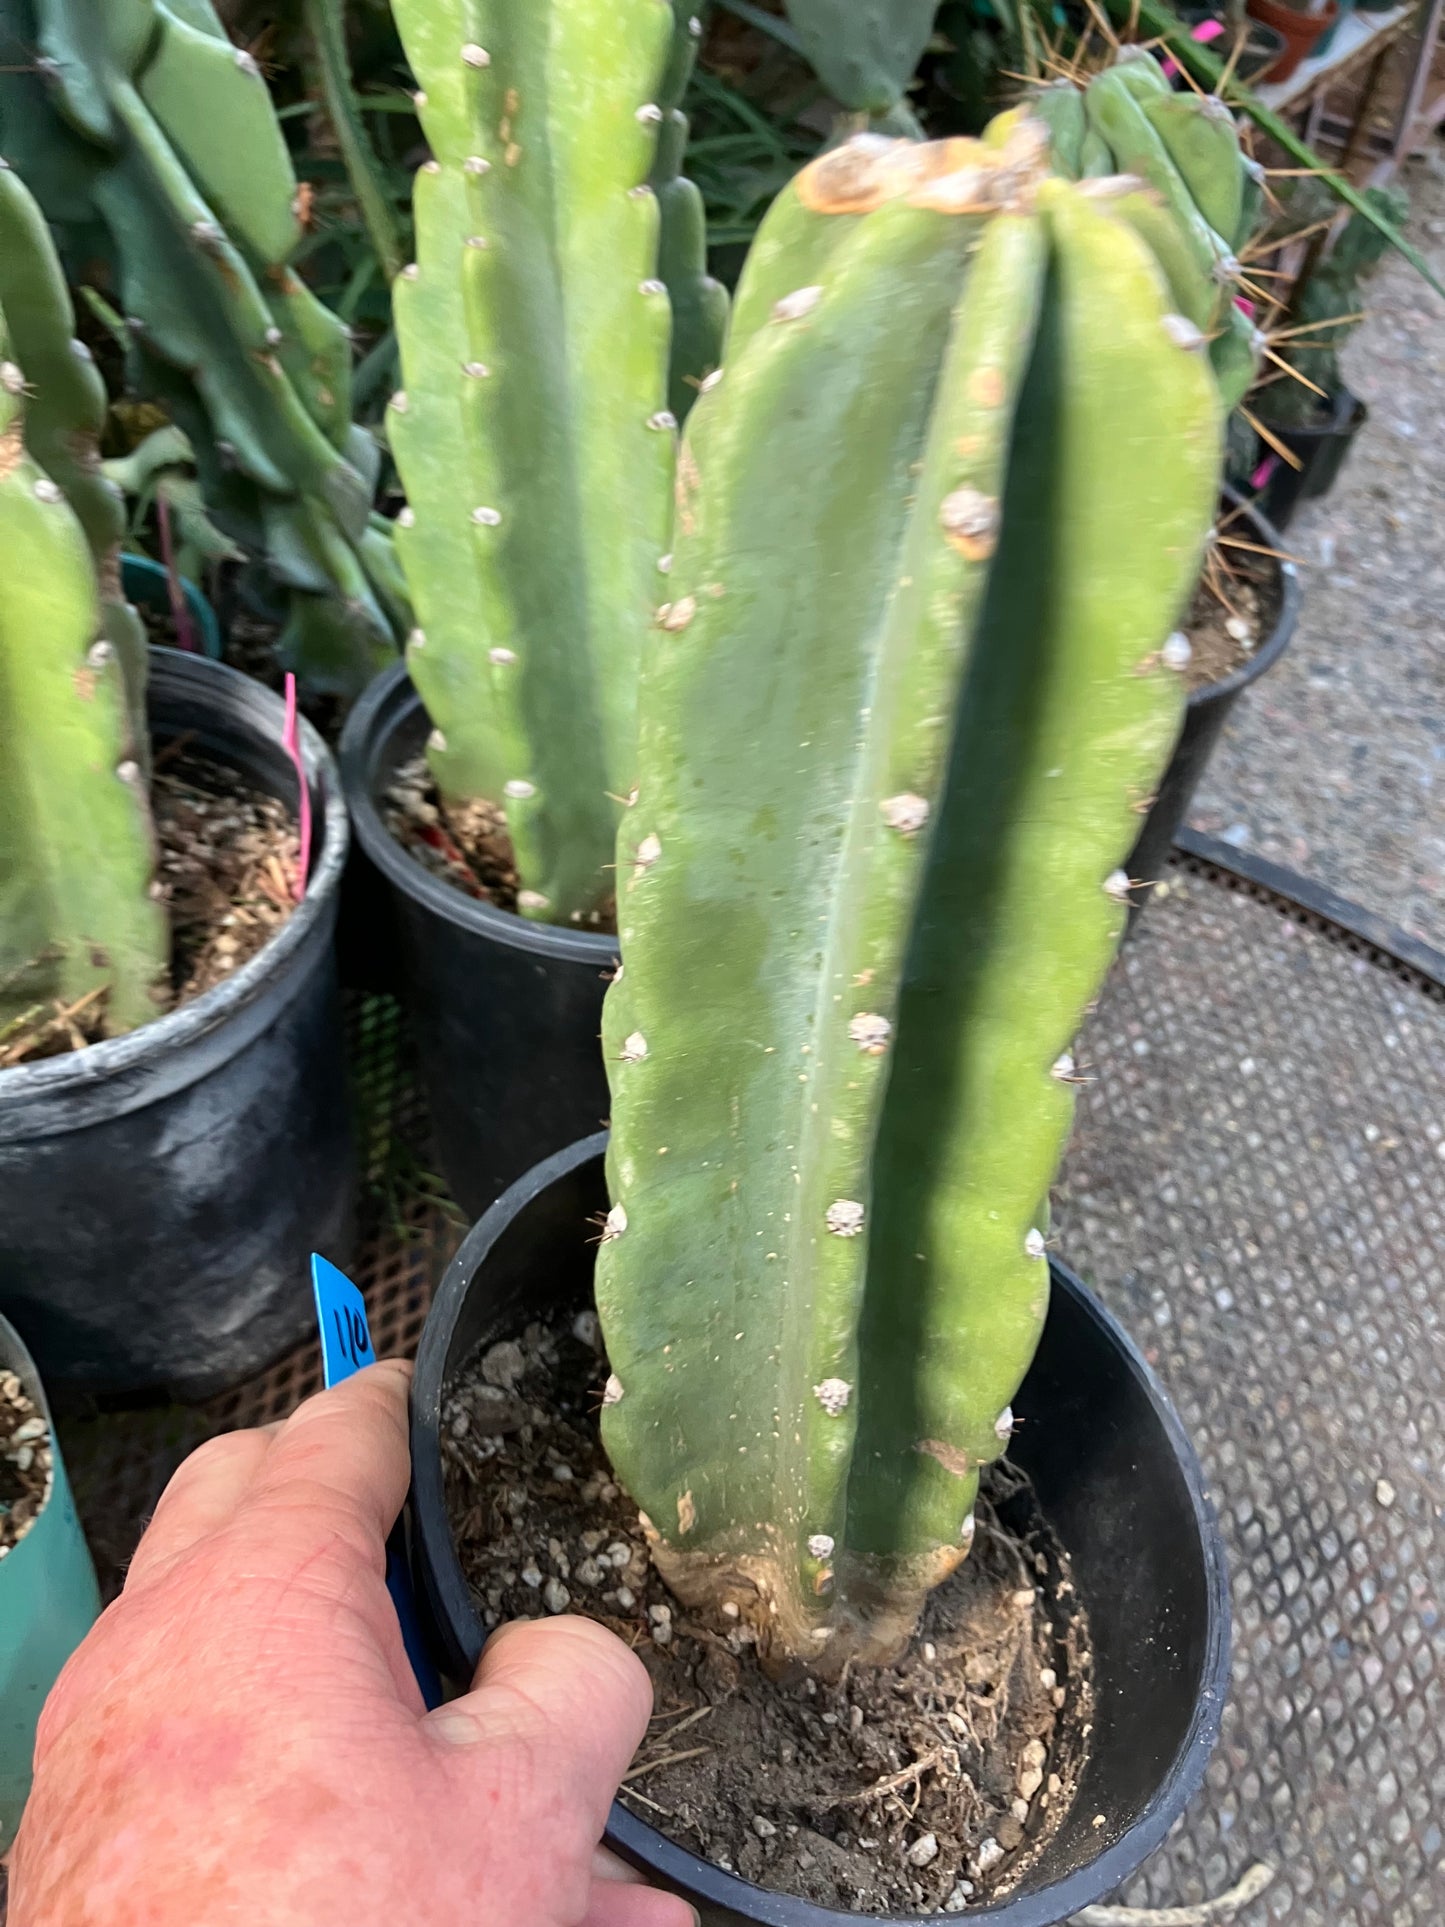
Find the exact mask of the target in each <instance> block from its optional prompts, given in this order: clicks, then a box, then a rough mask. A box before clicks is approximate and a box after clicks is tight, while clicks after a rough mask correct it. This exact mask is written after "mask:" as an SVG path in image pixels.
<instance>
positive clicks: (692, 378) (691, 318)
mask: <svg viewBox="0 0 1445 1927" xmlns="http://www.w3.org/2000/svg"><path fill="white" fill-rule="evenodd" d="M672 7H673V35H672V55H671V58H670V59H669V61H668V63H667V72H666V74H665V75H664V77H663V81H662V85H661V87H660V88H659V89H658V100H657V104H658V106H659V107H660V108H661V109H662V121H661V123H660V125H659V127H658V130H657V152H656V155H655V156H654V158H653V163H652V172H651V174H649V176H648V184H649V186H650V187H651V188H652V191H653V193H654V194H655V195H656V196H657V216H658V240H657V273H658V278H659V280H661V281H662V282H663V283H664V285H665V286H666V288H667V295H668V300H669V302H670V303H671V306H672V347H671V354H670V360H669V369H668V383H667V405H668V407H669V408H670V409H671V410H672V413H673V414H674V415H675V416H676V417H677V419H678V421H679V422H682V421H685V420H686V419H687V414H688V410H689V409H690V408H691V407H692V404H693V402H694V401H695V400H696V399H697V393H698V389H699V388H700V387H701V385H702V383H703V382H704V381H705V380H706V379H707V377H708V376H709V375H710V374H711V373H712V371H713V369H714V368H716V367H717V365H718V363H719V362H720V361H721V360H722V351H723V338H724V336H725V335H726V333H727V325H728V297H727V289H726V288H724V287H723V286H722V284H721V283H720V282H718V281H714V280H713V278H712V276H711V275H710V274H709V273H708V271H707V214H706V211H705V209H704V207H703V202H702V196H701V194H699V193H698V191H697V189H696V188H695V187H694V186H693V184H692V182H691V181H690V180H688V179H687V177H686V176H685V175H684V174H683V172H682V160H683V155H684V153H685V152H686V150H687V136H688V122H687V115H686V114H685V113H684V112H683V111H682V101H683V95H684V94H685V93H686V91H687V83H688V77H689V75H690V74H691V73H692V68H693V62H694V61H695V60H696V58H697V46H698V42H699V40H700V39H701V38H702V23H701V21H700V20H699V19H698V16H697V14H696V13H695V12H694V11H693V0H672Z"/></svg>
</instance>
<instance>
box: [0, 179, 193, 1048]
mask: <svg viewBox="0 0 1445 1927" xmlns="http://www.w3.org/2000/svg"><path fill="white" fill-rule="evenodd" d="M104 416H105V393H104V390H103V388H102V386H101V383H100V378H99V376H98V375H97V374H96V372H95V369H94V366H93V365H92V363H91V360H90V357H89V353H88V351H87V350H85V349H84V348H83V346H82V344H81V343H80V342H79V341H77V340H76V339H75V316H74V314H73V313H72V311H71V307H70V300H69V296H68V295H67V293H66V288H65V281H64V277H63V276H62V274H61V272H60V264H59V262H58V261H57V260H56V257H55V252H54V249H53V247H52V245H51V242H50V236H49V233H48V231H47V229H46V226H45V223H44V220H43V219H42V217H41V214H40V211H39V209H38V208H37V207H36V205H35V202H34V201H33V199H32V198H31V197H30V195H29V194H28V193H27V192H26V190H25V188H24V186H23V184H22V183H21V181H20V179H19V177H18V176H17V175H16V174H15V172H14V171H13V170H12V169H11V168H9V167H8V166H6V165H5V164H4V163H3V162H0V554H3V555H4V558H5V562H4V567H3V570H0V714H3V716H4V728H3V731H0V1050H3V1047H4V1045H5V1044H6V1043H7V1042H10V1041H12V1040H13V1038H14V1036H15V1034H16V1033H17V1031H21V1030H23V1029H25V1028H26V1027H27V1025H28V1023H29V1022H30V1020H32V1019H33V1018H34V1017H36V1016H37V1015H38V1014H41V1013H47V1012H48V1011H49V1010H51V1009H52V1008H53V1007H54V1006H55V1005H56V1004H59V1005H62V1006H66V1007H69V1006H73V1005H75V1004H77V1003H81V1002H84V1004H85V1005H86V1007H87V1011H88V1012H89V1006H90V1005H91V1004H92V1003H94V1002H95V1001H96V1000H98V999H102V998H103V1000H104V1011H103V1017H104V1023H105V1026H106V1028H107V1029H108V1030H109V1031H112V1032H115V1031H122V1030H128V1029H130V1028H131V1026H132V1025H135V1024H139V1023H143V1022H144V1021H145V1019H146V1018H147V1017H151V1016H154V1015H155V1004H154V1002H153V1001H152V996H151V993H152V990H153V988H154V987H155V986H156V985H157V983H158V982H159V981H160V978H161V976H162V972H163V968H164V962H165V944H166V933H165V925H164V919H163V918H162V916H161V913H160V911H159V909H158V908H157V906H156V904H155V903H153V902H152V901H151V898H150V896H149V893H148V885H149V882H150V877H151V840H150V831H149V823H148V819H147V810H146V800H145V783H144V775H143V771H142V768H141V763H140V760H139V757H138V754H137V747H136V742H135V740H133V738H132V736H131V728H132V721H131V714H130V712H129V710H128V704H127V685H126V672H127V670H128V671H129V672H130V678H131V703H132V705H133V707H134V710H135V711H137V712H139V713H140V714H142V716H143V710H142V709H141V699H142V693H143V675H144V649H143V644H142V640H141V636H140V625H139V623H138V621H137V619H136V616H135V612H134V610H132V609H130V608H129V607H128V605H127V604H126V603H125V601H124V599H123V597H122V596H121V593H120V579H119V557H118V545H119V538H120V532H121V527H122V516H121V505H120V502H119V500H118V499H117V497H116V495H115V493H114V491H113V490H112V489H110V488H109V487H108V485H107V484H106V483H105V482H104V480H103V479H102V477H101V475H100V471H99V458H98V436H99V431H100V427H101V423H102V422H103V420H104ZM142 740H143V739H142ZM90 1014H93V1013H90Z"/></svg>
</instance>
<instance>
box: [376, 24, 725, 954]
mask: <svg viewBox="0 0 1445 1927" xmlns="http://www.w3.org/2000/svg"><path fill="white" fill-rule="evenodd" d="M396 19H397V25H398V27H399V29H400V31H401V35H402V40H403V42H404V44H405V47H406V52H407V57H408V59H409V60H410V62H411V66H412V69H413V72H414V73H415V75H416V77H417V80H418V82H419V83H420V86H421V89H422V91H421V94H420V95H419V97H418V107H419V111H420V113H421V118H422V125H423V127H424V129H425V132H426V135H427V139H428V142H429V144H430V147H431V153H432V158H431V159H430V160H429V161H428V162H427V163H426V164H425V165H424V166H423V167H422V168H421V170H420V171H419V173H418V175H417V178H416V185H415V191H414V197H413V207H414V213H415V219H416V234H417V243H416V248H417V259H416V262H415V264H414V266H412V267H409V268H407V269H405V270H404V271H403V273H402V275H401V277H400V278H399V280H398V281H397V283H396V286H395V289H394V295H393V300H394V307H395V315H396V328H397V335H398V339H399V342H400V346H401V361H402V384H403V385H402V390H401V392H400V393H399V394H398V395H397V397H396V398H395V400H394V401H393V403H392V406H391V408H390V410H389V411H388V416H387V427H388V434H389V437H390V442H391V447H392V452H393V454H394V456H395V458H396V463H397V467H398V469H399V471H400V473H401V477H402V481H403V483H404V485H405V488H406V494H407V507H406V509H405V510H404V511H403V513H402V515H401V517H400V520H399V523H398V527H397V549H398V553H399V555H400V557H401V561H402V564H403V566H404V568H405V571H406V577H407V581H408V584H409V586H410V589H411V594H412V598H413V601H414V603H415V607H416V619H417V625H418V626H417V629H416V631H415V632H414V633H413V635H412V637H411V640H410V642H409V644H408V647H407V661H408V664H409V666H410V668H411V673H412V677H413V680H414V681H415V683H416V686H417V688H418V690H419V691H420V692H421V695H422V697H423V699H424V701H425V703H426V706H427V710H428V712H429V714H430V716H431V718H432V721H433V723H434V724H435V725H436V727H435V730H434V733H433V735H432V738H431V742H430V745H429V760H430V762H431V767H432V770H433V773H434V775H435V777H436V780H437V782H438V784H439V786H440V787H441V789H442V792H443V794H444V795H445V796H447V797H448V798H450V799H453V800H458V799H468V798H485V799H488V800H489V801H491V802H492V803H494V804H498V805H501V806H503V807H504V808H505V811H506V818H507V826H508V829H509V831H510V834H511V839H512V844H513V847H514V850H515V854H516V861H517V868H518V872H519V875H520V878H521V884H522V889H521V893H520V897H519V907H520V908H521V910H522V912H523V914H524V915H527V916H532V917H537V918H541V919H543V920H545V921H549V922H555V923H566V922H569V921H570V922H587V921H592V920H594V919H595V918H596V916H597V914H598V912H599V909H600V907H601V905H602V904H603V902H604V901H605V899H606V898H608V897H609V896H610V895H611V893H612V887H613V877H612V871H611V861H612V846H613V842H614V838H615V834H616V822H617V815H618V811H619V807H620V798H621V797H622V796H624V795H625V794H626V792H627V791H628V790H629V789H630V787H631V785H632V781H633V776H634V768H633V765H634V757H635V727H636V725H635V710H636V680H637V663H638V658H639V655H640V652H641V644H642V639H643V637H644V635H645V634H646V631H647V627H648V624H649V622H650V620H651V616H652V610H653V606H654V604H655V602H656V600H657V588H658V584H659V582H660V581H661V576H660V575H659V569H660V568H662V567H665V563H664V562H663V560H662V558H663V555H664V551H665V549H666V547H667V538H668V525H669V498H670V491H671V486H672V476H673V465H674V461H675V456H676V435H675V429H676V422H675V418H674V415H673V413H672V412H671V411H670V410H669V408H668V406H667V391H668V353H669V339H670V333H671V325H670V313H669V303H668V295H667V289H666V287H665V286H664V284H663V282H662V281H661V280H660V279H658V278H657V277H658V228H659V208H658V196H657V194H656V193H654V191H653V190H652V188H650V187H649V186H648V180H649V174H650V173H654V177H655V174H656V172H661V173H662V174H664V175H665V176H666V180H667V182H668V185H667V186H666V188H665V189H664V193H665V195H666V197H667V200H668V204H669V206H670V207H672V208H673V210H674V215H676V217H677V227H678V228H679V229H681V228H683V227H685V226H686V225H687V223H688V221H689V220H691V218H692V214H691V212H690V211H689V208H688V206H687V205H686V204H685V202H684V201H681V200H679V199H678V194H677V186H678V184H677V183H676V181H675V179H674V168H673V167H672V166H671V165H664V163H663V162H661V161H660V160H659V157H658V154H657V143H658V132H659V129H660V128H669V131H670V132H671V131H674V130H675V123H674V124H672V127H669V123H668V122H667V120H666V110H665V109H664V107H663V106H662V105H661V104H660V102H661V99H662V88H663V84H664V81H665V78H666V76H667V74H668V71H669V67H670V66H671V68H672V71H673V73H674V75H675V74H676V71H677V62H676V59H675V57H674V28H675V24H676V23H675V16H674V11H673V7H672V5H671V4H670V0H567V4H560V3H559V0H551V3H550V4H541V3H540V0H397V4H396ZM674 92H676V88H674ZM673 144H674V145H675V142H674V143H673ZM674 158H675V157H674ZM679 210H680V213H679V212H678V211H679ZM685 252H686V250H685V249H684V248H681V247H679V248H678V249H676V250H675V259H680V258H681V256H682V255H683V254H684V253H685ZM694 291H696V290H694ZM707 304H713V305H715V303H714V298H713V297H712V296H711V295H708V296H707V297H706V303H705V305H707Z"/></svg>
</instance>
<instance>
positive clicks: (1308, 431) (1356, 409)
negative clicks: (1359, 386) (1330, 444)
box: [1260, 381, 1370, 441]
mask: <svg viewBox="0 0 1445 1927" xmlns="http://www.w3.org/2000/svg"><path fill="white" fill-rule="evenodd" d="M1369 413H1370V404H1369V403H1368V402H1367V401H1364V400H1362V399H1361V398H1360V396H1359V395H1357V394H1356V393H1355V391H1354V389H1353V388H1351V387H1350V385H1349V383H1348V382H1344V381H1342V382H1341V383H1340V385H1339V387H1338V388H1335V389H1332V390H1331V391H1330V418H1329V420H1328V421H1327V422H1303V423H1300V424H1298V425H1296V424H1295V423H1292V422H1280V421H1275V420H1273V419H1272V418H1271V417H1270V416H1269V415H1266V414H1261V415H1260V420H1261V421H1262V422H1264V423H1265V425H1266V426H1267V427H1268V428H1271V429H1273V431H1274V432H1275V434H1276V435H1283V436H1291V435H1292V436H1295V437H1297V438H1298V439H1299V440H1300V441H1324V440H1326V439H1328V438H1329V437H1331V436H1335V435H1355V434H1358V433H1359V431H1360V429H1361V428H1363V426H1364V424H1365V422H1366V420H1367V419H1368V417H1369Z"/></svg>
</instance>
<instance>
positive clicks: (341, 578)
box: [0, 0, 404, 689]
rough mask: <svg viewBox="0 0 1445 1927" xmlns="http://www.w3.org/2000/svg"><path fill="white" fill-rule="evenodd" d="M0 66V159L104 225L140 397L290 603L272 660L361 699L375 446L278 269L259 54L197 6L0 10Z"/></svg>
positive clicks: (289, 219) (319, 330)
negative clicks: (180, 439) (153, 397)
mask: <svg viewBox="0 0 1445 1927" xmlns="http://www.w3.org/2000/svg"><path fill="white" fill-rule="evenodd" d="M37 50H38V53H39V59H38V61H37V59H36V51H37ZM0 64H3V65H4V66H5V67H6V68H7V69H8V70H9V71H8V72H7V74H6V76H5V78H4V79H3V81H0V141H3V145H4V147H5V151H6V153H7V154H8V155H9V157H10V158H11V159H12V160H13V161H14V162H15V164H16V165H17V167H18V168H19V169H20V171H21V172H22V173H23V174H24V175H25V176H26V178H27V180H28V182H29V184H30V185H31V187H32V189H33V190H34V191H35V193H36V194H37V196H38V197H39V199H40V201H41V203H42V205H43V206H44V207H45V209H46V212H47V214H48V215H49V217H50V219H51V220H52V221H53V222H55V223H57V224H61V225H64V224H65V223H67V222H68V221H71V220H74V219H82V218H83V219H87V220H94V219H95V218H97V217H98V218H99V220H100V221H101V223H102V224H103V226H104V229H105V233H106V237H107V240H108V243H109V245H110V246H111V247H112V248H113V251H114V254H115V257H116V262H117V267H118V271H119V280H120V289H121V295H122V298H123V301H124V305H125V311H126V315H127V317H128V320H129V324H130V328H131V334H132V342H133V349H134V355H135V359H136V364H137V367H138V370H139V372H140V374H141V376H142V380H143V383H144V385H145V386H147V387H148V388H150V389H151V390H152V391H153V392H155V393H156V394H158V395H159V397H160V398H161V399H162V400H163V401H164V402H165V404H166V405H167V407H168V408H169V409H170V411H171V413H172V414H173V416H174V418H175V419H176V421H177V422H178V424H179V425H180V426H181V427H182V428H183V429H184V430H185V432H186V433H187V435H188V436H189V438H190V441H191V443H192V445H193V447H194V449H195V451H196V457H197V461H198V463H199V465H200V468H201V472H202V476H203V479H204V481H205V484H206V491H207V495H208V497H209V498H210V500H211V502H212V504H213V506H214V508H215V511H216V513H217V515H218V518H219V519H220V520H222V521H223V522H224V523H225V524H226V525H227V526H228V528H229V530H230V532H231V533H233V534H235V535H236V536H237V537H238V538H239V539H240V540H242V541H243V542H244V543H245V544H246V545H247V546H248V547H250V548H252V549H256V550H261V551H264V552H265V553H266V555H267V556H268V558H269V560H270V562H271V564H272V567H273V569H274V572H275V573H276V575H277V576H278V577H279V578H280V580H281V581H282V582H284V583H285V584H286V585H287V586H288V587H289V588H290V589H291V591H292V595H291V604H290V620H289V623H288V626H287V630H286V633H285V636H284V637H283V652H284V653H285V654H286V655H287V656H288V658H289V659H290V660H292V661H294V662H295V664H296V666H297V667H298V668H301V669H302V670H303V671H304V672H306V673H307V674H308V675H309V676H310V677H311V679H312V680H313V681H314V682H316V683H318V684H320V685H322V686H329V687H333V688H340V689H355V688H357V687H359V686H360V684H361V683H363V682H364V681H365V680H366V678H367V676H368V675H369V674H371V673H372V672H373V671H374V670H375V669H377V668H379V667H380V666H382V665H383V664H384V663H385V662H386V661H387V660H388V659H389V657H390V655H391V653H392V650H393V648H394V633H393V632H394V627H399V626H400V625H401V622H402V618H403V614H404V612H403V611H401V610H399V609H397V608H395V607H393V606H390V605H389V603H388V601H387V597H386V593H385V587H384V576H385V570H384V566H383V567H381V568H372V567H370V566H369V561H370V553H369V547H368V544H369V543H370V546H371V547H372V548H374V546H375V537H376V535H377V531H375V529H374V528H373V525H372V522H371V519H370V496H371V486H372V482H373V480H374V477H375V469H376V461H377V457H376V451H375V449H374V448H373V447H372V445H371V443H370V438H369V437H367V436H366V435H365V434H364V433H362V432H361V431H360V430H356V429H353V427H352V423H351V419H350V346H349V343H348V340H347V336H346V331H345V329H344V328H343V327H342V325H341V323H340V321H338V320H337V318H336V317H335V316H334V315H332V314H331V313H329V312H328V310H326V309H325V308H324V307H323V306H322V305H321V304H320V302H318V301H317V300H316V298H315V296H314V295H312V294H311V292H310V291H309V289H307V287H306V286H305V284H304V283H303V282H302V281H301V280H300V278H299V276H297V275H296V274H295V272H294V271H293V270H292V269H291V267H290V266H289V265H288V264H289V262H290V259H291V256H292V255H293V253H294V252H295V250H296V248H297V246H298V245H299V243H300V240H301V237H302V228H301V223H300V219H299V216H298V214H297V212H296V200H297V188H296V179H295V174H294V171H293V169H292V166H291V161H290V157H289V155H288V153H287V150H286V144H285V141H284V139H283V137H282V133H281V129H280V125H279V123H278V122H277V119H276V116H275V112H274V110H273V108H272V105H271V101H270V97H269V95H268V93H267V91H266V85H265V81H264V80H263V78H262V76H261V73H260V70H259V68H258V67H257V65H256V63H255V61H254V60H253V59H252V58H251V56H250V55H249V54H247V53H244V52H243V51H242V50H241V49H239V48H236V47H234V46H232V44H231V42H230V40H229V39H228V38H227V37H226V34H225V32H224V30H223V29H222V27H221V25H220V22H219V20H218V19H217V17H216V15H215V12H214V10H213V8H212V6H211V0H183V4H167V0H105V4H104V6H103V7H99V6H96V5H94V4H93V3H92V0H0Z"/></svg>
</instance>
